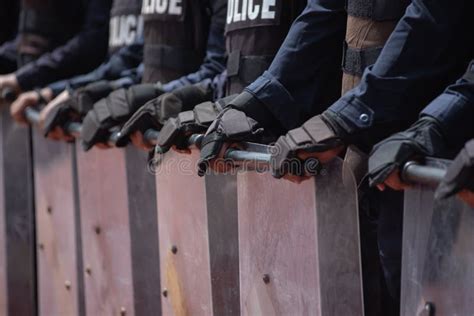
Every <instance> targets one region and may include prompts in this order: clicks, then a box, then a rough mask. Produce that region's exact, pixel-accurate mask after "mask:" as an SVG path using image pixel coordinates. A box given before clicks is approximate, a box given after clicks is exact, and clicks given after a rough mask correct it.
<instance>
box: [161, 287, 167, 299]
mask: <svg viewBox="0 0 474 316" xmlns="http://www.w3.org/2000/svg"><path fill="white" fill-rule="evenodd" d="M161 294H163V296H164V297H168V290H167V289H163V292H161Z"/></svg>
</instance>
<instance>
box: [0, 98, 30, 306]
mask: <svg viewBox="0 0 474 316" xmlns="http://www.w3.org/2000/svg"><path fill="white" fill-rule="evenodd" d="M0 105H1V106H2V109H1V113H0V124H1V134H0V145H1V146H0V162H1V165H0V175H1V178H0V183H1V184H0V188H1V193H0V198H1V203H0V217H1V220H0V223H1V224H2V227H1V228H0V233H1V234H2V238H1V240H0V241H1V242H2V243H1V245H0V257H1V259H0V260H1V262H0V268H1V269H2V271H0V277H1V278H0V297H1V298H0V304H1V305H0V313H1V314H2V315H7V314H8V315H34V314H35V313H36V278H35V276H36V271H35V231H34V201H33V178H32V174H33V172H32V159H31V143H30V140H31V138H30V130H29V129H28V128H25V127H20V126H18V125H16V124H14V122H13V121H12V119H11V117H10V113H9V106H7V105H6V104H0Z"/></svg>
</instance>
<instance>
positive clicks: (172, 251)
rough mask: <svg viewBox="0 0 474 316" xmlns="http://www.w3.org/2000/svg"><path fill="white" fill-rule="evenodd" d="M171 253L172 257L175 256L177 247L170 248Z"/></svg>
mask: <svg viewBox="0 0 474 316" xmlns="http://www.w3.org/2000/svg"><path fill="white" fill-rule="evenodd" d="M171 253H173V255H175V254H177V253H178V247H176V246H175V245H173V246H171Z"/></svg>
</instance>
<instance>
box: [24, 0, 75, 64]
mask: <svg viewBox="0 0 474 316" xmlns="http://www.w3.org/2000/svg"><path fill="white" fill-rule="evenodd" d="M83 2H84V1H79V0H76V1H63V0H54V1H44V4H42V5H41V6H35V7H32V6H29V5H27V4H26V3H24V2H23V3H22V8H21V12H20V22H19V25H18V33H19V38H20V41H19V43H18V66H19V67H21V66H22V65H24V64H26V63H29V62H31V61H32V60H34V59H36V58H38V57H39V56H41V55H42V54H44V53H45V52H48V51H51V50H53V49H54V48H56V47H58V46H60V45H62V44H64V43H65V42H67V40H68V39H70V38H71V37H72V36H73V35H74V34H76V33H77V32H78V31H79V29H80V27H81V26H82V19H83V13H84V7H83ZM66 6H67V7H68V9H67V10H65V8H66ZM65 12H69V13H70V14H64V13H65Z"/></svg>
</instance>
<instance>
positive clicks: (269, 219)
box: [238, 160, 363, 316]
mask: <svg viewBox="0 0 474 316" xmlns="http://www.w3.org/2000/svg"><path fill="white" fill-rule="evenodd" d="M345 176H346V179H345V180H343V168H342V161H340V160H336V161H335V162H333V163H331V164H330V165H328V166H326V169H325V171H324V172H323V175H320V176H318V177H316V179H310V180H308V181H305V182H303V183H301V184H294V183H291V182H289V181H286V180H276V179H274V178H272V177H271V175H270V174H268V173H261V174H259V173H255V172H246V173H242V174H239V176H238V218H239V251H240V284H241V310H242V314H243V315H328V316H330V315H363V303H362V290H361V282H362V280H361V267H360V255H359V230H358V214H357V194H356V186H355V181H354V179H353V177H352V175H345Z"/></svg>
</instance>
